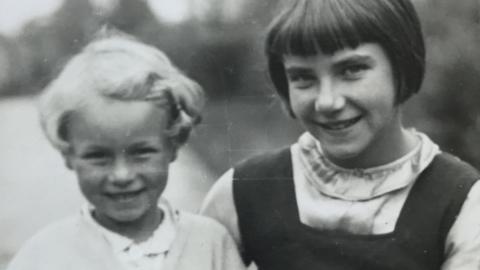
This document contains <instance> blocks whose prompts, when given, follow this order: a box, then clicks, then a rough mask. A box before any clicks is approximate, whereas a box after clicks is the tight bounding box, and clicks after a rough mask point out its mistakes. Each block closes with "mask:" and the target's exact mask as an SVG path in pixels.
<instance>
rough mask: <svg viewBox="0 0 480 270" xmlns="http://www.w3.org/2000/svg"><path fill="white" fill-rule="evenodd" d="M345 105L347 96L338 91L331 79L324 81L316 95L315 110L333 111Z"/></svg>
mask: <svg viewBox="0 0 480 270" xmlns="http://www.w3.org/2000/svg"><path fill="white" fill-rule="evenodd" d="M344 105H345V98H344V97H343V96H342V95H340V94H339V93H337V91H336V90H335V87H334V86H333V85H332V83H331V82H330V81H329V80H325V81H322V82H321V83H320V84H319V86H318V90H317V95H316V97H315V110H316V111H318V112H325V113H328V112H333V111H338V110H340V109H341V108H342V107H343V106H344Z"/></svg>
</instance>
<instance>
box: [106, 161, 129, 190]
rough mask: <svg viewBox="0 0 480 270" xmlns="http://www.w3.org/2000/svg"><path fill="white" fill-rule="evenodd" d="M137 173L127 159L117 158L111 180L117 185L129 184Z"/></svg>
mask: <svg viewBox="0 0 480 270" xmlns="http://www.w3.org/2000/svg"><path fill="white" fill-rule="evenodd" d="M134 177H135V174H134V170H133V168H131V166H130V165H129V164H128V161H126V160H123V159H121V160H117V161H115V163H114V164H113V167H112V170H111V172H110V177H109V180H110V181H111V182H112V183H114V184H117V185H128V184H129V183H130V182H132V181H133V180H134Z"/></svg>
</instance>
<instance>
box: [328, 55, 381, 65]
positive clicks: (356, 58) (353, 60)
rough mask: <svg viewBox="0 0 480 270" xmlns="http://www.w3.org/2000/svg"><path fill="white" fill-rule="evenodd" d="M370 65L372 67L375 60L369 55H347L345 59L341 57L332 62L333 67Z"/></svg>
mask: <svg viewBox="0 0 480 270" xmlns="http://www.w3.org/2000/svg"><path fill="white" fill-rule="evenodd" d="M359 63H361V64H370V65H373V64H375V59H373V57H371V56H369V55H358V54H355V55H349V56H346V57H341V58H339V59H337V60H334V63H333V67H334V68H336V67H342V66H346V65H347V66H348V65H352V64H359Z"/></svg>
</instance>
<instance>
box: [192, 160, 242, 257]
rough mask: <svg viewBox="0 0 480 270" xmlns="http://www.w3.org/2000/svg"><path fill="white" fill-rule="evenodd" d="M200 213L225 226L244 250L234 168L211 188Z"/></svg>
mask: <svg viewBox="0 0 480 270" xmlns="http://www.w3.org/2000/svg"><path fill="white" fill-rule="evenodd" d="M200 214H202V215H205V216H208V217H211V218H213V219H215V220H217V221H218V222H220V223H221V224H222V225H223V226H225V227H226V228H227V230H228V231H229V232H230V234H231V235H232V236H233V239H234V240H235V242H236V244H237V246H238V247H239V249H240V250H242V244H241V238H240V230H239V227H238V215H237V209H236V208H235V203H234V202H233V169H230V170H228V171H227V172H225V173H224V174H223V175H222V176H221V177H220V178H219V179H218V180H217V182H216V183H215V184H214V185H213V187H212V188H211V189H210V191H209V192H208V194H207V196H206V197H205V200H204V201H203V204H202V207H201V210H200Z"/></svg>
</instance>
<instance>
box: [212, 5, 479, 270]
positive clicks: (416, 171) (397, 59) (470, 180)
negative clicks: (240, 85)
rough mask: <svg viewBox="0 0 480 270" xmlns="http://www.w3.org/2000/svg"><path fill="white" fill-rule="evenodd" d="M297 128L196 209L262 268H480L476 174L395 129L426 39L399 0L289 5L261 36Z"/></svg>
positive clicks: (420, 68) (416, 85) (414, 134)
mask: <svg viewBox="0 0 480 270" xmlns="http://www.w3.org/2000/svg"><path fill="white" fill-rule="evenodd" d="M266 55H267V58H268V68H269V73H270V76H271V79H272V81H273V84H274V86H275V88H276V91H277V92H278V94H279V96H280V98H281V99H282V100H283V101H284V103H285V105H286V107H287V108H288V110H289V112H290V114H291V116H292V117H294V118H295V119H296V120H298V121H299V122H300V123H301V124H302V125H303V127H304V128H305V130H306V132H305V133H304V134H303V135H301V136H300V138H299V139H298V141H297V142H296V143H295V144H293V145H291V146H290V147H288V148H285V149H280V150H278V151H275V152H269V153H265V154H262V155H259V156H256V157H253V158H251V159H248V160H246V161H244V162H242V163H240V164H239V165H238V166H236V167H234V168H233V169H231V170H229V171H227V172H226V173H225V174H224V175H223V176H222V177H221V179H220V180H219V181H218V182H217V183H216V185H215V186H214V188H213V189H212V191H211V192H210V194H209V195H208V196H207V199H206V201H205V203H204V206H203V213H205V214H206V215H209V216H211V217H214V218H216V219H217V220H219V221H220V222H221V223H223V224H224V225H226V226H227V228H229V230H230V231H231V233H232V234H233V235H234V237H235V238H236V240H237V243H238V244H239V246H240V248H241V250H242V251H243V255H244V259H245V261H246V262H248V263H249V262H252V261H253V262H255V263H256V264H257V265H258V267H259V269H276V270H278V269H329V270H331V269H368V270H375V269H379V270H380V269H381V270H386V269H398V270H406V269H408V270H415V269H419V270H420V269H422V270H424V269H432V270H433V269H444V270H446V269H449V270H453V269H455V270H458V269H479V268H480V218H478V216H479V215H478V213H480V212H479V210H480V186H479V185H478V184H476V183H477V182H476V180H477V179H479V178H480V176H479V174H478V172H477V171H476V170H475V169H474V168H473V167H471V166H470V165H468V164H466V163H464V162H463V161H461V160H460V159H458V158H456V157H454V156H452V155H450V154H448V153H445V152H442V151H441V150H440V149H439V147H438V146H437V144H435V143H434V142H433V141H432V140H430V139H429V137H428V136H427V135H425V134H423V133H421V132H419V131H416V130H414V129H412V128H405V127H404V126H403V124H402V119H401V118H402V117H401V115H402V112H401V110H402V104H403V103H404V102H405V101H406V100H408V99H409V98H410V97H411V96H412V95H414V94H415V93H416V92H418V91H419V90H420V87H421V83H422V80H423V77H424V71H425V46H424V40H423V36H422V32H421V27H420V23H419V20H418V17H417V14H416V12H415V10H414V7H413V5H412V3H411V2H410V1H409V0H381V1H380V0H297V1H292V3H291V5H290V6H289V7H287V8H286V9H285V11H284V12H283V13H282V14H280V15H279V16H278V17H277V18H276V19H275V20H274V21H273V22H272V24H271V26H270V28H269V31H268V36H267V39H266Z"/></svg>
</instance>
